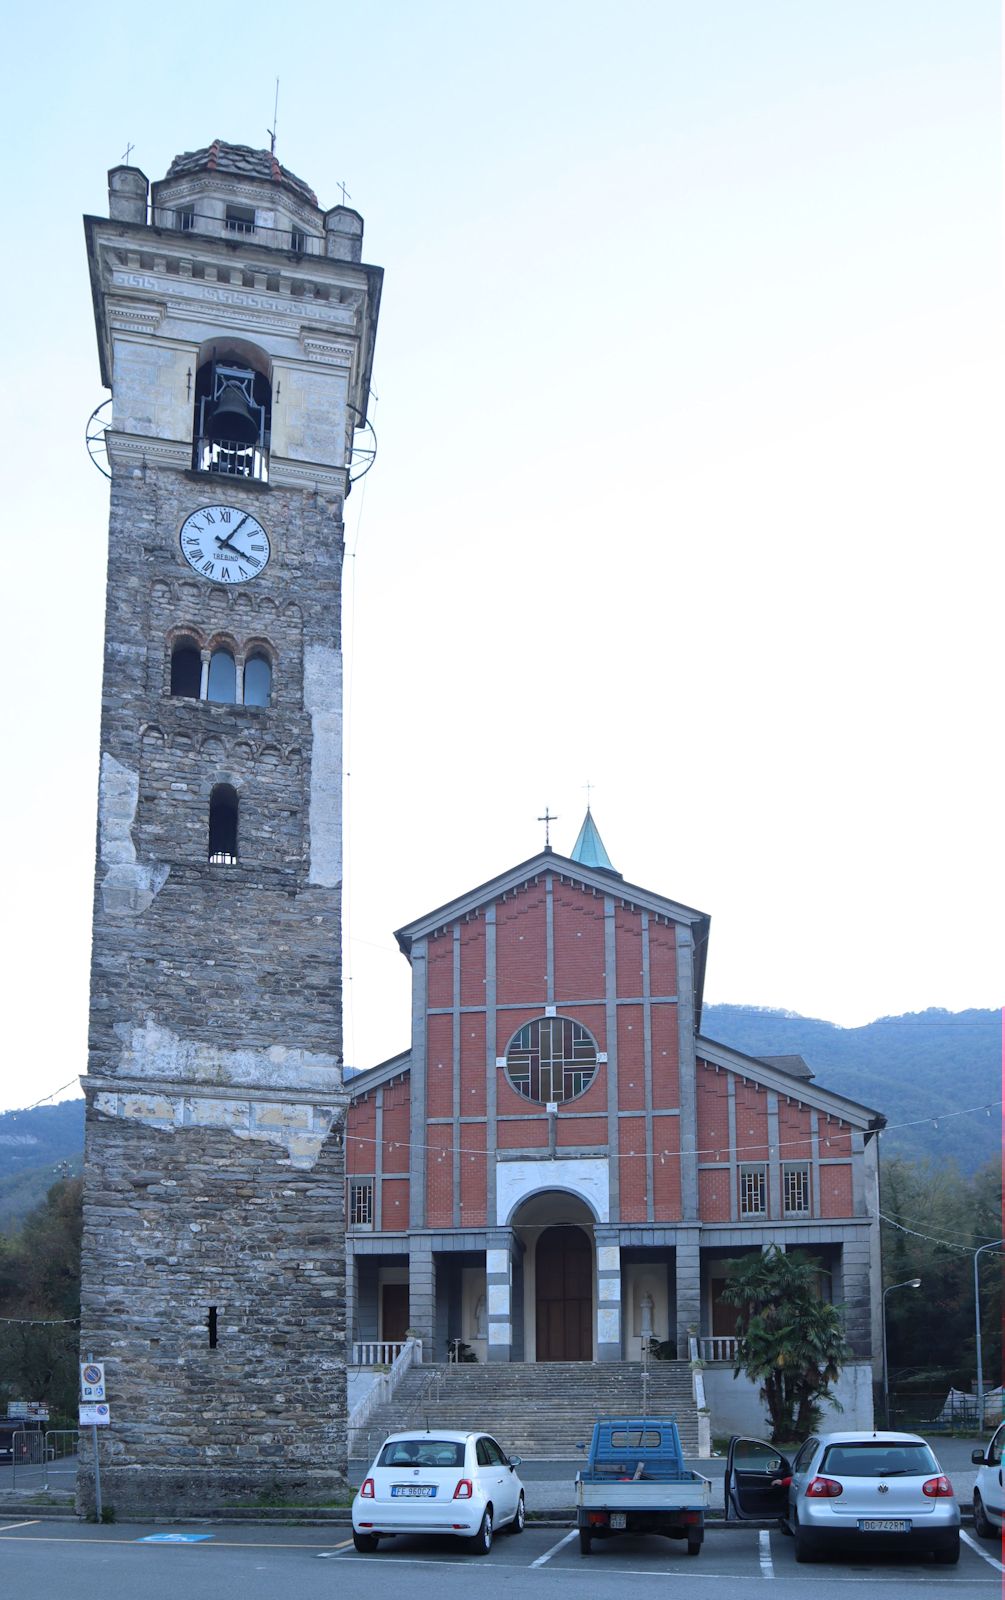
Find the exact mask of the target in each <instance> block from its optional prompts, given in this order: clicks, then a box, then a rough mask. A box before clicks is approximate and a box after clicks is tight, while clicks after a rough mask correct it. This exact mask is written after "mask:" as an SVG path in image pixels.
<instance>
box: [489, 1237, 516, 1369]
mask: <svg viewBox="0 0 1005 1600" xmlns="http://www.w3.org/2000/svg"><path fill="white" fill-rule="evenodd" d="M485 1284H486V1300H487V1303H488V1346H487V1354H488V1359H489V1361H511V1360H512V1359H513V1230H512V1228H490V1229H489V1235H488V1247H487V1249H486V1251H485Z"/></svg>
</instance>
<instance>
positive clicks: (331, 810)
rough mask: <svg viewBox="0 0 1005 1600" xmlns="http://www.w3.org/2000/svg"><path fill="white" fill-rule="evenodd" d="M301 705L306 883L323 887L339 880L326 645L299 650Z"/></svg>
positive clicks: (334, 712) (332, 688)
mask: <svg viewBox="0 0 1005 1600" xmlns="http://www.w3.org/2000/svg"><path fill="white" fill-rule="evenodd" d="M304 706H305V708H306V710H307V711H308V713H309V715H310V719H311V731H312V734H313V745H312V750H311V793H310V804H309V813H310V838H311V860H310V868H309V872H308V881H309V882H310V883H315V884H319V885H320V886H322V887H323V888H326V889H337V888H338V886H339V884H340V883H341V882H342V656H341V653H340V652H339V651H338V650H334V649H332V647H331V646H330V645H319V644H309V645H308V646H307V648H306V650H305V651H304Z"/></svg>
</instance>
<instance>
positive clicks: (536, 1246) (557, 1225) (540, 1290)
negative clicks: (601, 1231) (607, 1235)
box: [510, 1189, 597, 1361]
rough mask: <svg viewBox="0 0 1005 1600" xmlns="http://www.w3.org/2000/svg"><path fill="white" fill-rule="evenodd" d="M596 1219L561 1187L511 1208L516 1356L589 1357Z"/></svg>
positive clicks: (592, 1334)
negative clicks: (515, 1247)
mask: <svg viewBox="0 0 1005 1600" xmlns="http://www.w3.org/2000/svg"><path fill="white" fill-rule="evenodd" d="M595 1222H596V1217H595V1215H594V1212H593V1210H592V1208H591V1207H590V1206H589V1205H588V1204H587V1202H586V1201H585V1200H583V1199H581V1198H580V1196H579V1195H576V1194H571V1193H569V1192H568V1191H566V1190H557V1189H541V1190H538V1192H537V1193H536V1194H531V1195H528V1196H527V1198H526V1199H525V1200H523V1201H522V1202H521V1203H520V1205H519V1206H517V1208H516V1210H515V1211H514V1212H513V1214H512V1217H511V1221H510V1225H511V1227H512V1229H513V1232H514V1234H515V1235H516V1238H517V1240H518V1241H519V1244H520V1246H521V1266H520V1269H519V1273H518V1274H517V1273H515V1274H514V1281H513V1288H514V1311H515V1314H516V1320H517V1322H518V1324H519V1329H520V1331H519V1333H518V1340H519V1344H518V1349H519V1352H520V1353H519V1355H518V1356H517V1358H516V1359H517V1360H526V1361H592V1360H594V1358H595V1354H596V1321H597V1304H596V1278H597V1271H596V1255H597V1253H596V1241H595V1239H594V1232H593V1230H594V1224H595Z"/></svg>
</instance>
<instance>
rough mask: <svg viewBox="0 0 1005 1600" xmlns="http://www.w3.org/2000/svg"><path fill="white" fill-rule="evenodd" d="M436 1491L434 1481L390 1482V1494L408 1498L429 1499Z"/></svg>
mask: <svg viewBox="0 0 1005 1600" xmlns="http://www.w3.org/2000/svg"><path fill="white" fill-rule="evenodd" d="M435 1493H436V1485H435V1483H392V1485H391V1495H392V1497H393V1496H394V1495H400V1496H402V1497H404V1498H405V1499H408V1500H429V1499H431V1498H432V1496H433V1495H434V1494H435Z"/></svg>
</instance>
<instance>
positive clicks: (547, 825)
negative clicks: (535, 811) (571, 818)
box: [537, 806, 558, 850]
mask: <svg viewBox="0 0 1005 1600" xmlns="http://www.w3.org/2000/svg"><path fill="white" fill-rule="evenodd" d="M537 820H538V822H543V823H544V848H545V849H546V850H550V849H551V825H552V823H553V822H557V821H558V818H557V817H553V816H552V814H551V812H550V811H549V809H548V807H547V806H545V808H544V816H543V817H538V819H537Z"/></svg>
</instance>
